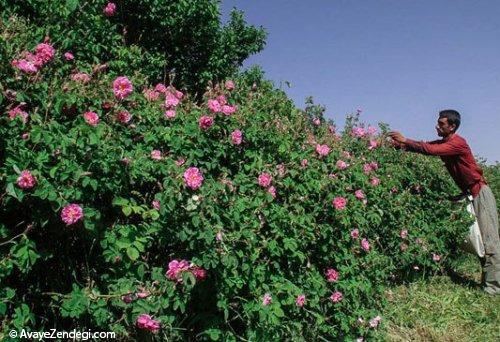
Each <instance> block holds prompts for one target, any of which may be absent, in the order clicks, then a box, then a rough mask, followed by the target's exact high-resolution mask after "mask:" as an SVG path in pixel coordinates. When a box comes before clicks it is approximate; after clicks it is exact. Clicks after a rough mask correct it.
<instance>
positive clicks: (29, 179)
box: [17, 170, 36, 189]
mask: <svg viewBox="0 0 500 342" xmlns="http://www.w3.org/2000/svg"><path fill="white" fill-rule="evenodd" d="M17 185H18V186H19V187H20V188H21V189H31V188H32V187H34V186H35V185H36V177H35V176H33V175H32V174H31V172H30V171H29V170H23V171H21V174H20V175H19V177H18V178H17Z"/></svg>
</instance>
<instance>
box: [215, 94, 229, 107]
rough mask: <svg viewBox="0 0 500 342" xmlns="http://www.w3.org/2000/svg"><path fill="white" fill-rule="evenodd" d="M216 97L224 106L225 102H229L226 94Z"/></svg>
mask: <svg viewBox="0 0 500 342" xmlns="http://www.w3.org/2000/svg"><path fill="white" fill-rule="evenodd" d="M215 99H216V100H217V102H219V104H220V105H221V106H224V105H225V104H227V99H226V97H225V96H224V95H219V96H217V97H216V98H215Z"/></svg>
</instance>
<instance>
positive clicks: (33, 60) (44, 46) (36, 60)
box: [11, 43, 56, 74]
mask: <svg viewBox="0 0 500 342" xmlns="http://www.w3.org/2000/svg"><path fill="white" fill-rule="evenodd" d="M55 52H56V50H55V49H54V47H53V46H52V45H50V44H48V43H40V44H38V45H37V46H36V47H35V53H34V54H33V53H31V52H29V51H25V52H24V58H23V59H19V60H17V59H14V60H13V61H12V62H11V65H12V66H13V67H14V68H16V69H19V70H21V71H22V72H24V73H26V74H34V73H36V72H37V71H38V70H40V68H41V67H42V66H44V65H45V64H47V63H48V62H50V61H51V60H52V59H53V58H54V55H55Z"/></svg>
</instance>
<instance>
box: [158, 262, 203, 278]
mask: <svg viewBox="0 0 500 342" xmlns="http://www.w3.org/2000/svg"><path fill="white" fill-rule="evenodd" d="M183 272H191V273H192V274H193V275H194V276H195V278H196V280H198V281H200V280H203V279H205V278H206V277H207V272H206V271H205V270H204V269H203V268H201V267H198V266H196V265H195V264H193V263H190V262H189V261H187V260H180V261H179V260H172V261H170V262H169V263H168V270H167V273H166V275H167V278H168V279H170V280H174V281H176V282H178V283H182V273H183Z"/></svg>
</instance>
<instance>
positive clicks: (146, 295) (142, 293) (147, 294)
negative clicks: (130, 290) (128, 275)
mask: <svg viewBox="0 0 500 342" xmlns="http://www.w3.org/2000/svg"><path fill="white" fill-rule="evenodd" d="M136 295H137V298H140V299H144V298H148V297H149V295H150V294H149V293H148V292H144V291H141V292H137V293H136Z"/></svg>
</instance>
